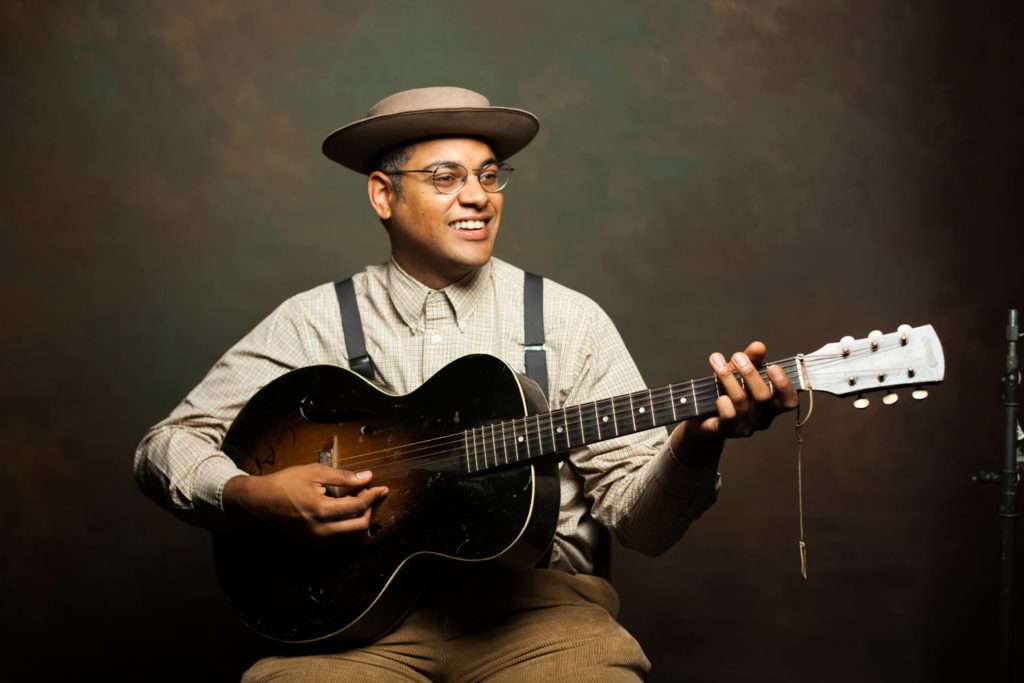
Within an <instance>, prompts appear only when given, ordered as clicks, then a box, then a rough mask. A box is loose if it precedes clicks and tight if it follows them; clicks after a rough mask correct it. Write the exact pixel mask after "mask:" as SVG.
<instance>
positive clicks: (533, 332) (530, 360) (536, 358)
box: [523, 273, 548, 396]
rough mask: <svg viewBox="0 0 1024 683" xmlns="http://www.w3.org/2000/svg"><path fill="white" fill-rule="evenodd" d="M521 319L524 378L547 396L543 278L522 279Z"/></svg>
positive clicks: (526, 274)
mask: <svg viewBox="0 0 1024 683" xmlns="http://www.w3.org/2000/svg"><path fill="white" fill-rule="evenodd" d="M523 319H524V322H525V329H524V335H523V336H524V339H525V341H526V351H525V354H526V376H527V377H529V378H530V379H532V380H533V381H534V382H536V383H537V384H539V385H540V390H541V391H543V392H544V395H545V396H547V395H548V358H547V352H546V351H545V350H544V278H542V277H541V276H540V275H534V274H533V273H525V274H524V277H523Z"/></svg>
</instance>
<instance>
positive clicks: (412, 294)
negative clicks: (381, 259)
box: [387, 257, 492, 332]
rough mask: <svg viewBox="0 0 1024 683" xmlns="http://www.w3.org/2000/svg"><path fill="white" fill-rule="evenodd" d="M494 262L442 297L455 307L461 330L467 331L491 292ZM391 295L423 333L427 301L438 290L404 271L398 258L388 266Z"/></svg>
mask: <svg viewBox="0 0 1024 683" xmlns="http://www.w3.org/2000/svg"><path fill="white" fill-rule="evenodd" d="M491 270H492V265H491V261H490V260H488V261H487V263H485V264H484V265H482V266H481V267H479V268H477V269H476V270H474V271H473V272H471V273H469V274H468V275H466V277H464V278H462V279H461V280H458V281H456V282H453V283H452V284H450V285H448V286H447V287H445V288H444V289H442V290H441V293H442V294H444V295H445V296H446V297H447V298H448V301H449V302H450V303H451V306H452V309H453V310H454V311H455V322H456V324H457V325H458V326H459V329H460V330H463V329H465V326H466V322H467V321H468V320H469V318H470V317H471V316H472V315H473V311H475V310H476V307H477V305H478V304H479V303H480V299H482V298H483V295H484V293H485V292H486V291H487V287H488V284H489V283H490V282H491ZM387 281H388V295H389V296H390V298H391V302H392V304H394V306H395V310H397V311H398V315H399V317H401V319H402V322H404V323H405V324H406V325H407V326H408V327H409V329H410V330H412V331H413V332H422V331H423V312H424V307H425V305H426V301H427V297H429V296H430V294H431V293H432V292H434V291H435V290H433V289H431V288H430V287H427V286H426V285H425V284H423V283H422V282H420V281H419V280H417V279H416V278H414V277H413V276H411V275H409V274H408V273H407V272H405V271H404V270H402V267H401V266H400V265H398V263H397V262H396V261H395V259H394V257H392V258H391V260H390V261H389V262H388V266H387Z"/></svg>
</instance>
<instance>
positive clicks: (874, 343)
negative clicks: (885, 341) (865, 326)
mask: <svg viewBox="0 0 1024 683" xmlns="http://www.w3.org/2000/svg"><path fill="white" fill-rule="evenodd" d="M881 338H882V331H881V330H871V332H869V333H868V339H870V340H871V350H872V351H877V350H878V340H879V339H881Z"/></svg>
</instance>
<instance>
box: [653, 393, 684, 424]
mask: <svg viewBox="0 0 1024 683" xmlns="http://www.w3.org/2000/svg"><path fill="white" fill-rule="evenodd" d="M656 391H657V394H658V397H657V398H654V393H655V392H651V406H652V409H651V414H652V416H653V417H654V424H656V425H667V424H672V423H673V422H678V421H679V420H677V419H676V407H675V405H674V404H673V403H672V391H671V386H669V387H667V390H666V389H657V390H656Z"/></svg>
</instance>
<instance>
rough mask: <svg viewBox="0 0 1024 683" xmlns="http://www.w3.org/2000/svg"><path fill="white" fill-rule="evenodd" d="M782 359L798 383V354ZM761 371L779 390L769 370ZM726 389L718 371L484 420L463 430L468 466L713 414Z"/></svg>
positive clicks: (521, 458)
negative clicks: (546, 409) (524, 414)
mask: <svg viewBox="0 0 1024 683" xmlns="http://www.w3.org/2000/svg"><path fill="white" fill-rule="evenodd" d="M777 365H779V366H780V367H781V368H782V369H783V370H784V371H785V373H786V375H787V376H788V377H789V381H790V382H792V383H793V385H794V386H796V387H800V386H801V384H802V383H801V381H800V378H799V376H798V375H799V371H798V361H797V359H796V358H788V359H786V360H784V361H781V362H779V363H777ZM760 374H761V378H762V379H764V380H765V382H766V383H767V384H768V386H769V387H770V388H771V389H772V391H773V392H774V386H773V385H772V383H771V381H770V380H769V379H768V376H767V373H766V371H765V370H764V369H762V370H761V372H760ZM724 393H725V390H724V389H723V388H722V385H721V383H720V382H719V381H718V378H717V377H705V378H703V379H697V380H689V381H688V382H683V383H681V384H669V385H668V386H665V387H659V388H657V389H645V390H643V391H637V392H634V393H632V394H623V395H622V396H615V397H612V398H606V399H602V400H599V401H592V402H590V403H583V404H580V405H576V406H570V407H567V408H561V409H559V410H553V411H551V412H548V413H538V414H537V415H529V416H527V417H521V418H516V419H513V420H504V421H500V422H494V423H491V424H486V425H482V426H480V427H475V428H473V429H470V430H467V431H465V432H463V437H464V444H463V447H464V449H465V452H464V453H463V458H462V460H463V467H464V468H465V471H466V472H469V473H473V472H482V471H485V470H490V469H494V468H497V467H503V466H505V465H514V464H516V463H521V462H525V461H528V460H532V459H534V458H541V457H545V456H551V455H556V454H559V453H565V452H567V451H570V450H572V449H574V448H580V447H582V446H586V445H588V444H592V443H597V442H599V441H606V440H608V439H614V438H617V437H620V436H626V435H629V434H635V433H636V432H643V431H646V430H649V429H654V428H656V427H664V426H666V425H670V424H674V423H676V422H681V421H683V420H688V419H690V418H694V417H703V416H710V415H714V414H715V413H717V412H718V409H717V408H716V407H715V401H716V400H717V399H718V397H719V396H721V395H722V394H724Z"/></svg>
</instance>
